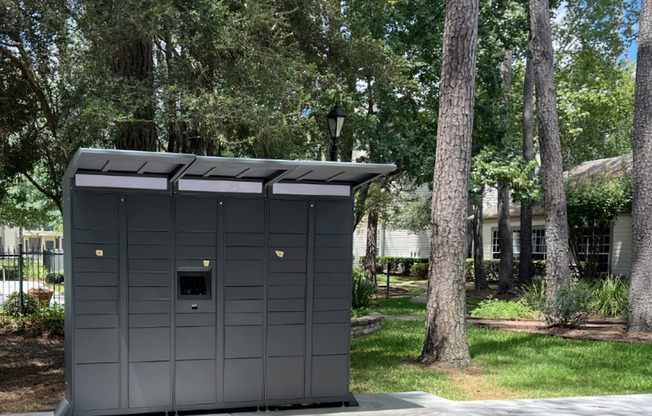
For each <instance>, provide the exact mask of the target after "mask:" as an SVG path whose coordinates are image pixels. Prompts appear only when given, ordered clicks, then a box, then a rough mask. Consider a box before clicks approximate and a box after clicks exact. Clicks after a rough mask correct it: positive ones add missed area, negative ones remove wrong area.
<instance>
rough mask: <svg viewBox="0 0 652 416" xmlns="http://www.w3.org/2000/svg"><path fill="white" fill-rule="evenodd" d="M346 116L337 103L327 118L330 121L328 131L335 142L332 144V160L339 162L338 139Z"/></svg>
mask: <svg viewBox="0 0 652 416" xmlns="http://www.w3.org/2000/svg"><path fill="white" fill-rule="evenodd" d="M345 118H346V113H345V112H344V111H342V109H341V108H340V104H339V103H336V104H335V107H333V109H332V110H331V112H330V113H328V116H326V120H327V121H328V132H329V133H330V135H331V140H332V141H333V144H332V146H331V158H330V159H331V161H333V162H337V139H339V138H340V133H341V132H342V125H344V119H345Z"/></svg>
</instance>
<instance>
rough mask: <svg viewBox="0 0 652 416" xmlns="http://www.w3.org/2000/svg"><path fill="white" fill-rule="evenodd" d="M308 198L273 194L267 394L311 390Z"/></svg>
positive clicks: (297, 394)
mask: <svg viewBox="0 0 652 416" xmlns="http://www.w3.org/2000/svg"><path fill="white" fill-rule="evenodd" d="M308 207H309V203H308V202H307V201H296V200H295V201H291V200H274V199H272V200H270V201H269V216H268V221H269V226H268V229H269V235H268V239H269V240H268V257H267V258H268V260H269V261H268V288H267V296H268V304H267V313H268V322H267V356H266V358H267V372H266V376H267V377H266V397H267V399H268V400H281V399H282V400H293V399H301V398H303V397H305V396H306V394H305V364H306V290H307V286H306V283H307V253H308Z"/></svg>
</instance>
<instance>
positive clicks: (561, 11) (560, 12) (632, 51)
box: [555, 0, 641, 61]
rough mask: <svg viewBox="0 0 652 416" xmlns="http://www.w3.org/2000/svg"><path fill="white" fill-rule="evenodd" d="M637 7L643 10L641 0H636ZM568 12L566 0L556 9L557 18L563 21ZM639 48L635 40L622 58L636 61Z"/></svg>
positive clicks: (558, 20)
mask: <svg viewBox="0 0 652 416" xmlns="http://www.w3.org/2000/svg"><path fill="white" fill-rule="evenodd" d="M636 9H637V10H641V0H636ZM565 14H566V1H562V2H561V4H560V5H559V7H558V8H557V10H556V11H555V20H557V22H561V19H562V18H563V17H564V15H565ZM635 27H636V31H637V32H638V23H637V24H636V26H635ZM637 50H638V42H636V41H634V42H632V44H631V45H629V48H627V50H626V51H625V52H624V53H623V54H622V55H621V58H624V59H628V60H630V61H636V52H637Z"/></svg>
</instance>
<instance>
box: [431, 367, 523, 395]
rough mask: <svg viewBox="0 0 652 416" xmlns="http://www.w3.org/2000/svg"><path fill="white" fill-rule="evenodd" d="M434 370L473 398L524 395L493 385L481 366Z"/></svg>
mask: <svg viewBox="0 0 652 416" xmlns="http://www.w3.org/2000/svg"><path fill="white" fill-rule="evenodd" d="M436 371H437V372H438V373H440V374H442V375H444V376H445V377H446V378H448V379H449V380H450V381H451V382H452V383H453V384H454V385H455V386H457V387H459V388H460V389H462V390H463V391H464V393H466V395H467V396H468V397H472V398H473V400H506V399H520V398H525V397H526V396H525V395H523V394H522V393H519V392H515V391H513V390H509V389H506V388H504V387H501V386H498V385H495V384H493V383H491V382H489V380H488V379H487V377H485V376H484V375H483V371H484V369H483V368H482V367H481V366H469V367H467V368H464V369H441V368H438V369H436Z"/></svg>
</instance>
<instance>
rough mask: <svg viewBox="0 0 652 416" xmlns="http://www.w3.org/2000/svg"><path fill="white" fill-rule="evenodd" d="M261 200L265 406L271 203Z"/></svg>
mask: <svg viewBox="0 0 652 416" xmlns="http://www.w3.org/2000/svg"><path fill="white" fill-rule="evenodd" d="M262 200H263V210H264V211H263V219H264V223H263V232H264V238H265V239H264V245H263V250H264V251H263V259H264V261H263V294H264V295H263V328H262V329H263V357H262V362H263V403H265V406H267V335H268V333H269V331H268V329H267V325H268V322H269V320H268V317H267V315H268V314H269V301H268V297H269V285H268V284H267V283H268V280H269V279H268V278H269V276H268V274H269V216H270V215H269V211H270V209H271V208H270V207H271V204H270V203H269V197H267V196H266V197H264V198H262Z"/></svg>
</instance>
